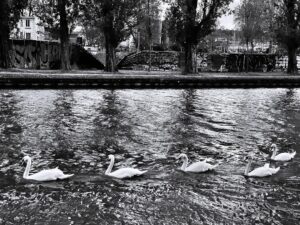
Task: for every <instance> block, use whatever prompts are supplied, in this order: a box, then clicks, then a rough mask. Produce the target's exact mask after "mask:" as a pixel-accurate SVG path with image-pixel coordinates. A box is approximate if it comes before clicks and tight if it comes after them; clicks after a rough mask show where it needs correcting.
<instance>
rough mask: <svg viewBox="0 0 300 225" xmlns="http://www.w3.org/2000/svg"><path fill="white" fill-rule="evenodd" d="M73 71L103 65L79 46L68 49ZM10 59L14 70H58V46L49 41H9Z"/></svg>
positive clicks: (97, 67) (101, 66) (98, 67)
mask: <svg viewBox="0 0 300 225" xmlns="http://www.w3.org/2000/svg"><path fill="white" fill-rule="evenodd" d="M70 57H71V59H70V60H71V66H72V68H74V69H77V68H78V69H103V68H104V65H103V64H102V63H101V62H99V61H98V60H97V59H96V58H95V57H94V56H93V55H91V54H90V53H89V52H87V51H86V50H85V49H83V48H82V47H81V46H79V45H74V44H73V45H71V47H70ZM10 58H11V62H12V64H13V67H15V68H25V69H59V68H60V44H59V43H58V42H50V41H34V40H11V41H10Z"/></svg>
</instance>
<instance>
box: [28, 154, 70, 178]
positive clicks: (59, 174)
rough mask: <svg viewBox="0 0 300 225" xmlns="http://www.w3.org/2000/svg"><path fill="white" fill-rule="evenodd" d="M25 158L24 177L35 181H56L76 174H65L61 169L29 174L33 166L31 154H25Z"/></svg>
mask: <svg viewBox="0 0 300 225" xmlns="http://www.w3.org/2000/svg"><path fill="white" fill-rule="evenodd" d="M23 160H24V161H25V162H26V163H27V165H26V169H25V171H24V174H23V178H24V179H26V180H35V181H42V182H44V181H55V180H64V179H67V178H70V177H72V176H73V175H74V174H64V173H63V172H62V171H61V170H60V169H58V168H55V169H49V170H42V171H40V172H38V173H35V174H32V175H29V171H30V167H31V158H30V157H29V156H25V157H24V158H23Z"/></svg>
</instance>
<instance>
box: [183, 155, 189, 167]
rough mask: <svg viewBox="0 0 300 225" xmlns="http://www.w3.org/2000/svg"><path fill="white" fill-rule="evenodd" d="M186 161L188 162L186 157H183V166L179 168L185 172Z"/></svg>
mask: <svg viewBox="0 0 300 225" xmlns="http://www.w3.org/2000/svg"><path fill="white" fill-rule="evenodd" d="M188 161H189V159H188V157H187V156H186V155H185V156H183V164H182V166H181V170H185V169H186V167H187V165H188Z"/></svg>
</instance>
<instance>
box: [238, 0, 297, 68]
mask: <svg viewBox="0 0 300 225" xmlns="http://www.w3.org/2000/svg"><path fill="white" fill-rule="evenodd" d="M235 21H236V23H237V25H238V26H239V28H240V30H241V33H242V37H243V39H244V42H245V43H246V45H247V47H248V45H249V44H250V45H251V50H252V51H253V48H254V41H267V40H269V41H270V47H269V49H270V50H271V48H272V44H273V42H274V41H276V42H277V43H278V44H279V45H280V46H282V47H283V48H284V49H286V51H287V53H288V59H289V60H288V73H297V72H298V69H297V58H296V53H297V50H298V49H299V47H300V1H299V0H267V1H261V0H243V1H242V3H241V4H240V5H239V6H238V7H237V9H236V10H235Z"/></svg>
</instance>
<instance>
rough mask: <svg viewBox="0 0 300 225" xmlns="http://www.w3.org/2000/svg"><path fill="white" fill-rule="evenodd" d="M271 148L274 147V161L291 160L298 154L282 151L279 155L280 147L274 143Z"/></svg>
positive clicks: (272, 157)
mask: <svg viewBox="0 0 300 225" xmlns="http://www.w3.org/2000/svg"><path fill="white" fill-rule="evenodd" d="M271 148H272V151H273V154H272V156H271V159H272V160H274V161H282V162H286V161H290V160H292V159H293V158H294V157H295V155H296V152H292V153H289V152H284V153H280V154H278V155H277V152H278V148H277V145H276V144H272V146H271Z"/></svg>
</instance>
